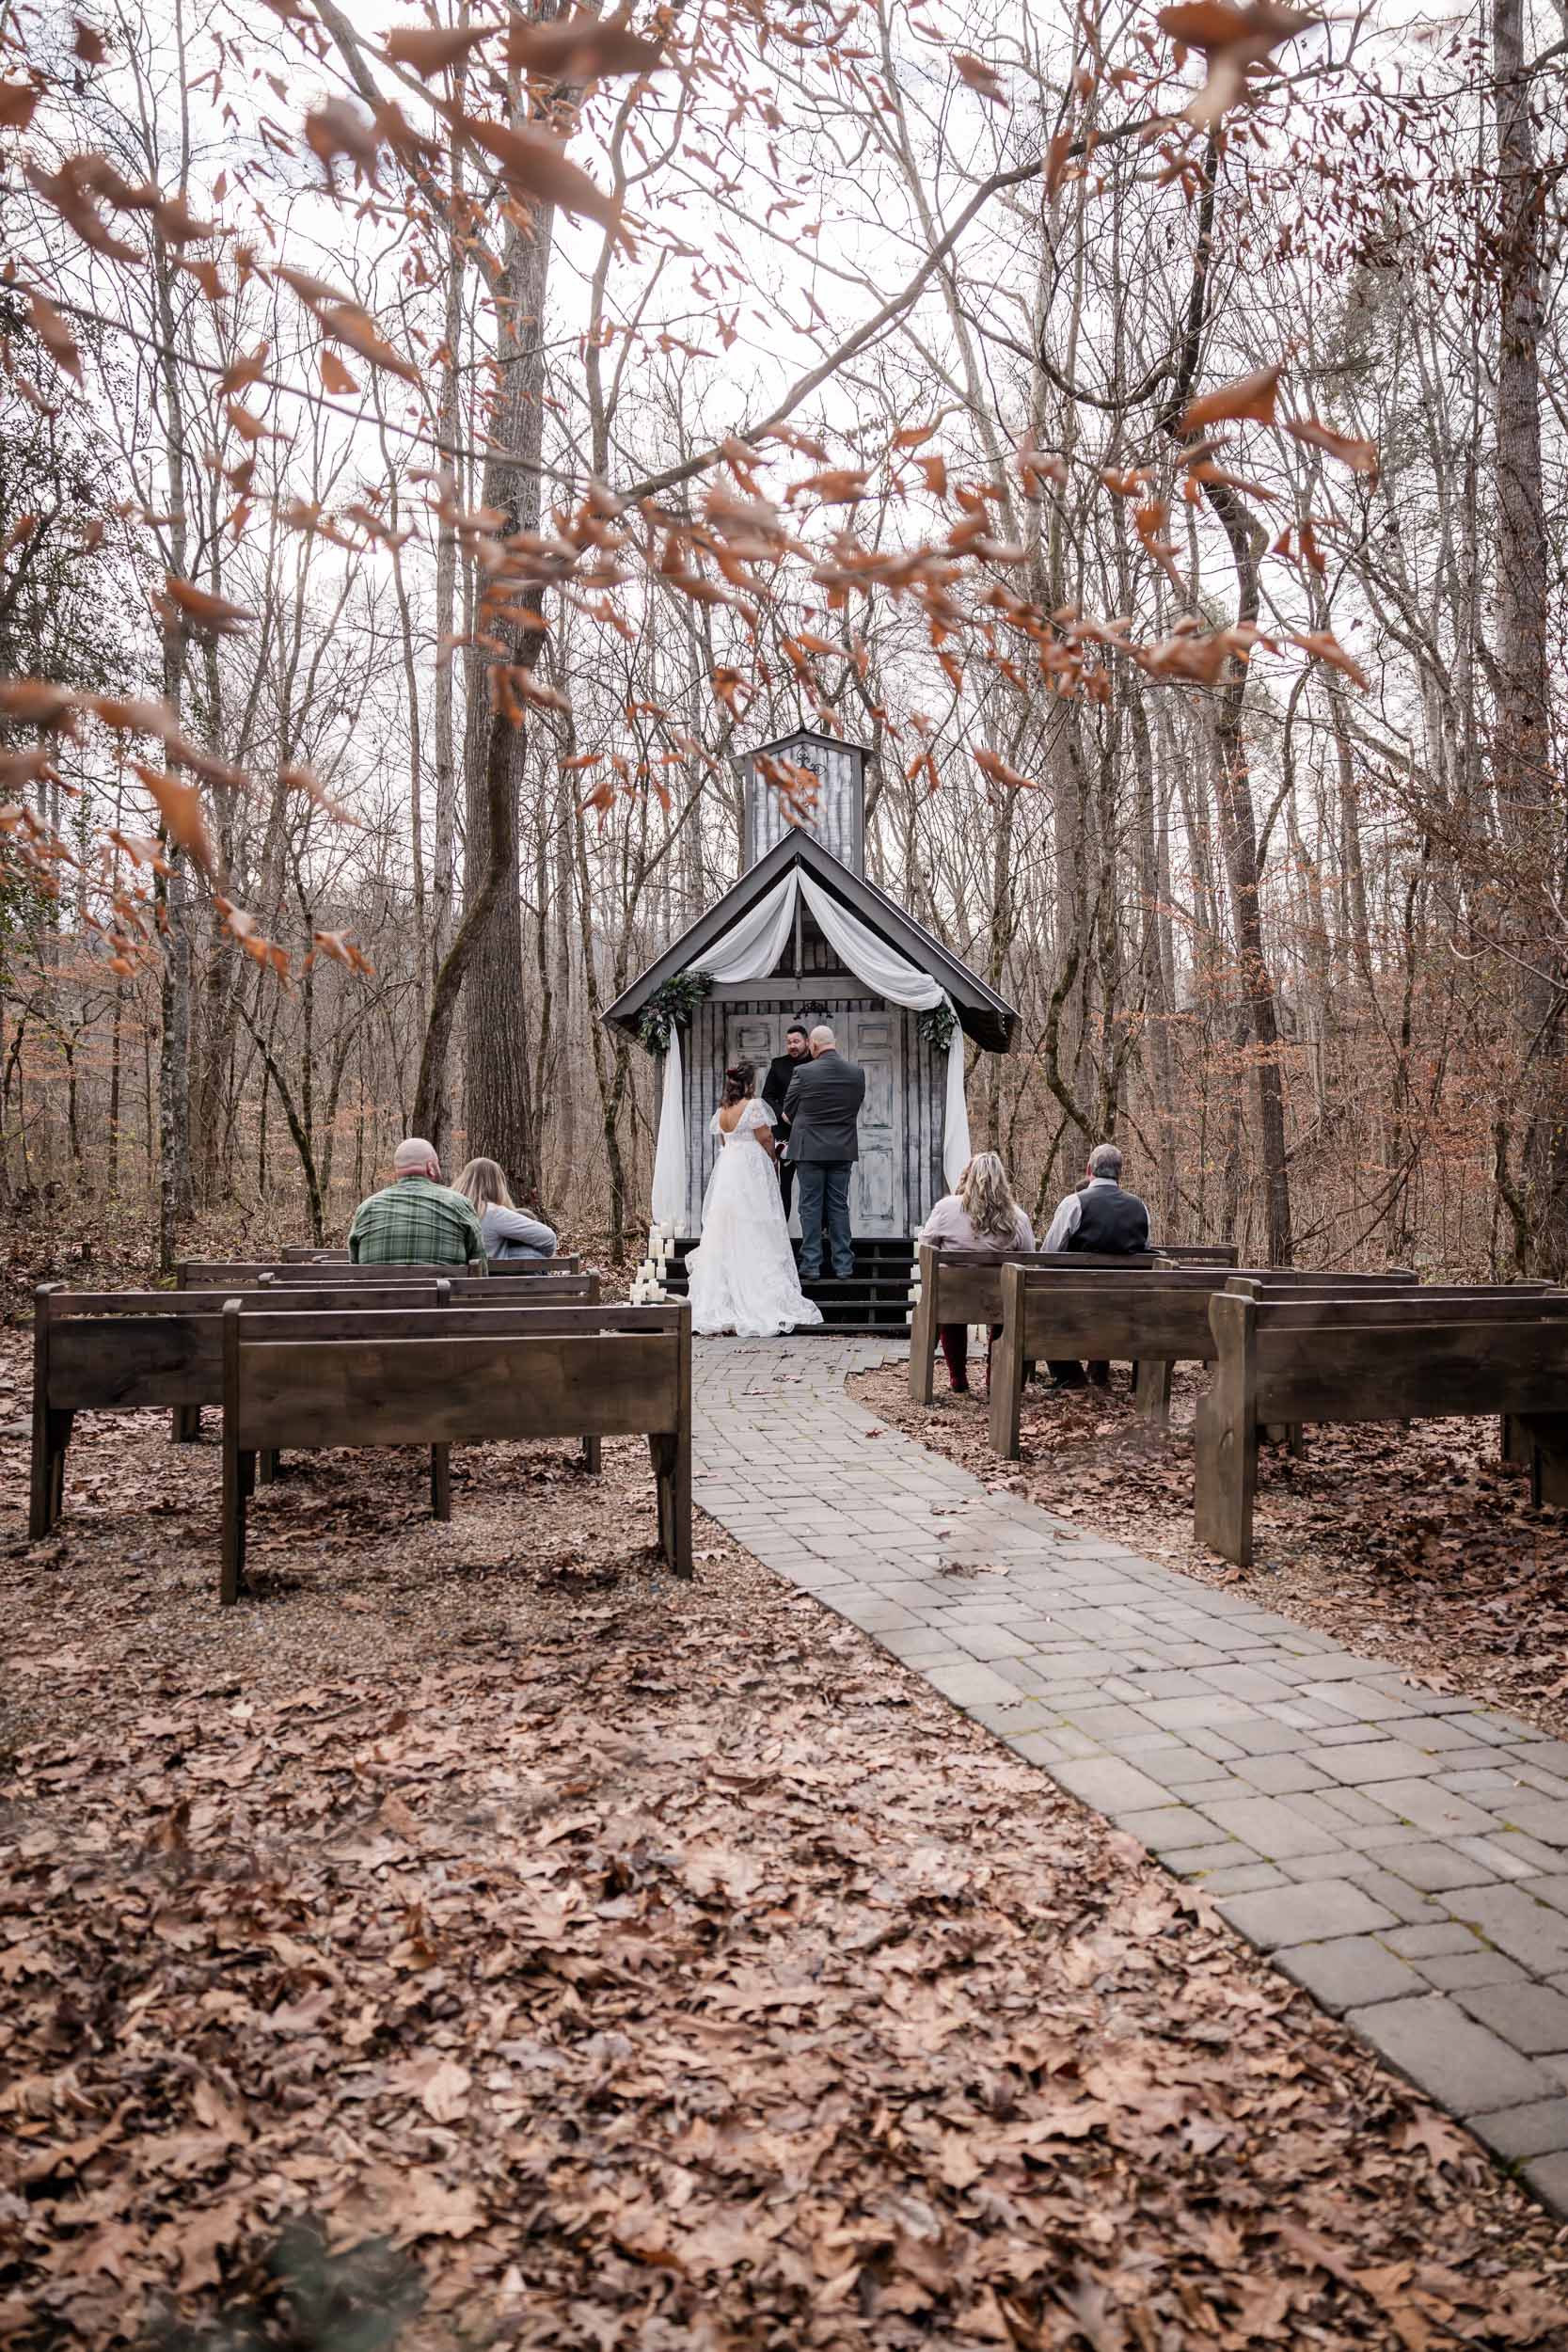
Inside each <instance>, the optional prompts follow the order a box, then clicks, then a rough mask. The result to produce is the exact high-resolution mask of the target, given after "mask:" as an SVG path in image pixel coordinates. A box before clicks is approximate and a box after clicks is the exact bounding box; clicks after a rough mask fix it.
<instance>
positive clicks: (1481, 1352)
mask: <svg viewBox="0 0 1568 2352" xmlns="http://www.w3.org/2000/svg"><path fill="white" fill-rule="evenodd" d="M1209 1316H1210V1324H1211V1327H1212V1335H1213V1341H1214V1347H1213V1366H1214V1371H1213V1378H1212V1383H1211V1386H1210V1389H1209V1392H1208V1394H1207V1395H1206V1396H1205V1397H1204V1398H1203V1399H1202V1401H1201V1403H1200V1405H1199V1406H1198V1414H1197V1422H1196V1429H1195V1433H1194V1435H1195V1445H1194V1455H1195V1480H1194V1534H1195V1536H1196V1541H1197V1542H1198V1543H1200V1544H1203V1545H1206V1546H1207V1547H1208V1549H1210V1550H1211V1551H1217V1552H1218V1553H1219V1554H1220V1555H1221V1557H1222V1558H1224V1559H1227V1560H1231V1561H1234V1562H1235V1564H1236V1565H1237V1566H1238V1567H1246V1566H1249V1565H1250V1564H1251V1560H1252V1518H1253V1503H1254V1499H1255V1496H1256V1493H1257V1486H1258V1439H1259V1432H1260V1431H1261V1430H1262V1429H1264V1428H1265V1427H1267V1426H1269V1425H1270V1424H1272V1423H1275V1422H1294V1423H1298V1424H1299V1423H1301V1422H1331V1423H1332V1422H1363V1421H1422V1420H1426V1419H1429V1418H1430V1419H1441V1418H1443V1417H1445V1416H1448V1415H1451V1414H1481V1413H1484V1414H1494V1413H1502V1414H1505V1415H1508V1416H1511V1417H1513V1419H1514V1420H1515V1421H1516V1422H1518V1423H1519V1424H1520V1425H1521V1426H1522V1428H1523V1429H1524V1430H1525V1432H1526V1433H1527V1435H1528V1439H1529V1442H1530V1446H1531V1450H1532V1454H1533V1474H1532V1490H1533V1492H1534V1495H1535V1497H1536V1499H1537V1501H1540V1500H1542V1499H1543V1498H1544V1499H1547V1500H1552V1499H1554V1498H1555V1497H1556V1496H1557V1495H1558V1494H1561V1495H1563V1496H1568V1291H1561V1290H1554V1289H1548V1288H1545V1287H1544V1286H1543V1287H1535V1286H1531V1285H1526V1284H1510V1285H1508V1286H1506V1287H1504V1286H1497V1287H1495V1288H1468V1289H1462V1288H1459V1287H1457V1286H1456V1287H1453V1288H1444V1289H1438V1288H1436V1287H1433V1288H1424V1287H1423V1288H1420V1289H1418V1290H1417V1291H1415V1292H1413V1293H1412V1294H1410V1295H1408V1296H1407V1297H1403V1298H1387V1297H1385V1298H1381V1299H1369V1298H1364V1297H1359V1296H1356V1295H1354V1294H1344V1293H1341V1294H1338V1295H1317V1296H1314V1297H1311V1298H1300V1297H1297V1298H1287V1297H1283V1296H1280V1295H1277V1294H1274V1295H1270V1294H1266V1293H1265V1292H1264V1291H1263V1290H1262V1288H1261V1286H1260V1285H1259V1284H1256V1283H1249V1282H1246V1281H1234V1282H1232V1283H1231V1285H1230V1286H1229V1287H1228V1288H1227V1290H1225V1291H1223V1292H1220V1293H1218V1294H1217V1295H1215V1296H1214V1297H1213V1298H1212V1299H1211V1300H1210V1302H1209Z"/></svg>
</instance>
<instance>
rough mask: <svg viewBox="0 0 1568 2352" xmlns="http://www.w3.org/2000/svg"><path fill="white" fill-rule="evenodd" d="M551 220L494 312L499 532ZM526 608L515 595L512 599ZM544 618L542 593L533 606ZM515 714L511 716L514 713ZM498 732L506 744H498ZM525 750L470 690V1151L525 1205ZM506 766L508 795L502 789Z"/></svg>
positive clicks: (525, 429)
mask: <svg viewBox="0 0 1568 2352" xmlns="http://www.w3.org/2000/svg"><path fill="white" fill-rule="evenodd" d="M553 230H554V215H553V214H552V213H551V212H549V211H547V210H546V208H545V207H543V206H536V207H535V208H534V213H533V217H532V220H531V223H530V224H529V225H528V226H527V227H526V228H521V229H520V228H518V227H517V226H516V225H515V223H511V222H509V224H508V229H507V242H506V250H505V256H504V261H503V265H502V272H501V278H500V282H499V284H498V285H497V286H496V287H495V289H494V292H493V299H494V306H495V314H496V350H495V360H496V370H497V385H496V396H495V402H494V407H493V412H492V416H491V420H490V438H489V442H488V444H487V447H486V453H485V460H484V471H483V486H482V490H481V498H482V501H483V504H484V505H485V506H487V507H489V508H491V509H493V510H494V511H496V512H498V513H499V514H501V515H503V516H505V518H506V519H505V524H504V528H503V535H505V536H508V537H510V536H511V534H512V533H513V532H518V531H524V532H530V531H537V529H538V527H539V514H540V497H539V466H540V460H541V458H542V455H543V453H544V433H545V338H544V321H545V296H546V288H547V286H548V282H549V267H550V248H551V243H552V235H553ZM506 600H507V601H509V602H516V601H519V599H518V597H517V596H516V593H515V590H514V591H513V594H512V595H511V596H509V597H507V599H506ZM527 603H528V607H529V609H530V610H531V611H532V612H538V611H539V603H540V600H539V599H538V597H537V596H533V597H531V598H529V599H527ZM481 625H482V628H483V633H484V634H485V635H489V636H498V637H501V638H503V639H509V640H510V641H511V643H510V645H509V648H508V654H507V659H508V660H511V661H512V662H514V663H515V664H516V665H518V666H520V667H525V668H529V669H531V668H532V667H533V665H534V663H535V662H536V661H537V660H538V657H539V646H540V642H541V639H540V632H539V630H538V629H537V628H533V629H527V628H525V629H523V630H522V631H521V632H519V630H518V628H517V626H516V624H515V622H511V621H507V622H498V621H495V620H494V619H491V620H486V619H485V618H484V616H483V604H482V606H481ZM509 713H513V714H515V715H509ZM498 736H499V740H498V739H497V738H498ZM527 752H528V737H527V730H526V728H525V726H524V724H523V723H522V718H521V713H520V712H517V711H516V707H515V700H514V698H513V697H512V695H510V694H509V693H505V692H502V693H499V694H498V695H495V696H492V697H490V698H489V699H488V700H487V699H486V697H484V696H483V695H482V694H475V693H470V695H469V699H468V713H467V729H466V734H465V741H464V795H465V797H464V813H465V818H466V822H467V853H466V861H465V869H464V870H465V898H466V900H467V905H468V907H469V908H470V909H471V906H472V904H473V900H474V897H475V895H476V894H478V893H481V892H485V885H486V883H487V882H489V880H490V877H491V872H492V869H493V870H494V873H495V878H496V887H495V888H494V889H493V890H490V891H488V892H485V911H484V914H483V917H482V919H481V921H480V923H479V924H478V926H477V932H478V936H477V938H476V941H475V945H474V949H473V955H472V961H471V962H470V964H469V968H468V973H467V981H466V987H465V995H464V1000H463V1016H464V1021H463V1048H464V1117H465V1122H466V1124H467V1150H468V1152H470V1153H476V1152H477V1153H483V1156H484V1157H485V1158H486V1159H492V1160H499V1163H500V1165H501V1167H502V1168H505V1169H506V1171H507V1174H508V1175H509V1176H510V1177H511V1179H512V1181H513V1183H514V1184H515V1185H517V1186H518V1187H519V1188H520V1190H521V1192H522V1193H523V1196H524V1197H525V1198H526V1199H528V1200H537V1199H538V1197H539V1191H540V1168H539V1137H538V1131H537V1128H536V1125H535V1121H534V1116H533V1099H532V1089H531V1085H530V1073H529V1061H528V1046H527V1036H526V1025H525V1024H524V1021H523V1019H522V999H523V909H522V893H521V889H520V886H519V879H518V872H517V803H518V801H519V798H520V796H521V792H522V785H523V777H524V772H525V767H526V761H527ZM503 761H504V763H505V768H506V773H507V777H508V780H509V789H508V790H507V791H506V792H504V793H503V792H500V791H499V790H497V789H496V786H497V784H498V783H499V772H498V771H499V764H500V763H501V762H503Z"/></svg>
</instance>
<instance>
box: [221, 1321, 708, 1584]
mask: <svg viewBox="0 0 1568 2352" xmlns="http://www.w3.org/2000/svg"><path fill="white" fill-rule="evenodd" d="M222 1319H223V1563H222V1574H221V1582H220V1597H221V1598H222V1599H223V1601H224V1602H226V1603H228V1602H230V1601H233V1600H235V1599H236V1598H237V1597H238V1596H239V1590H240V1581H241V1578H242V1576H243V1574H244V1570H245V1503H246V1501H247V1500H248V1498H249V1496H250V1494H251V1492H252V1491H253V1488H254V1486H255V1475H256V1462H257V1458H258V1456H259V1455H261V1454H265V1453H268V1452H271V1451H275V1450H277V1449H278V1448H281V1447H288V1448H291V1449H294V1448H308V1447H317V1446H389V1445H428V1446H429V1447H430V1448H431V1449H432V1469H431V1508H432V1511H433V1514H434V1516H435V1517H436V1518H438V1519H446V1518H451V1482H450V1477H449V1475H448V1470H447V1458H446V1457H447V1449H448V1448H449V1447H450V1446H451V1445H454V1444H478V1443H481V1442H483V1441H484V1440H486V1439H490V1438H557V1437H563V1436H571V1435H575V1434H576V1433H577V1432H578V1431H579V1430H583V1429H586V1430H589V1431H591V1432H592V1433H593V1435H594V1437H596V1438H607V1437H634V1436H645V1437H646V1438H647V1439H648V1446H649V1451H650V1453H651V1454H652V1456H653V1464H654V1474H655V1478H656V1481H657V1488H658V1537H659V1548H660V1549H661V1550H662V1551H663V1554H664V1557H665V1560H666V1562H667V1563H668V1565H670V1567H671V1568H672V1569H673V1571H674V1573H675V1574H676V1575H677V1576H683V1577H684V1576H689V1575H690V1573H691V1311H690V1309H689V1307H688V1306H687V1305H686V1304H685V1303H684V1302H682V1303H680V1304H678V1305H673V1306H665V1307H620V1306H610V1307H535V1308H515V1307H488V1306H484V1307H461V1308H451V1309H447V1310H439V1309H437V1310H435V1311H432V1312H431V1313H429V1314H428V1315H424V1316H421V1318H420V1329H419V1333H418V1336H416V1337H410V1336H409V1333H408V1329H407V1327H406V1322H405V1321H404V1319H403V1318H401V1317H399V1316H396V1315H392V1314H380V1313H377V1312H376V1311H374V1310H373V1309H371V1310H369V1311H359V1312H357V1313H356V1314H355V1316H354V1318H353V1321H352V1324H345V1321H344V1318H343V1317H342V1316H341V1315H340V1314H337V1313H328V1314H325V1315H316V1314H306V1315H298V1314H288V1313H283V1314H277V1313H275V1312H273V1311H271V1310H270V1309H269V1308H256V1307H250V1308H247V1307H245V1306H244V1305H242V1303H241V1302H240V1301H239V1300H238V1299H230V1301H229V1302H228V1304H227V1306H226V1307H225V1308H224V1311H223V1318H222Z"/></svg>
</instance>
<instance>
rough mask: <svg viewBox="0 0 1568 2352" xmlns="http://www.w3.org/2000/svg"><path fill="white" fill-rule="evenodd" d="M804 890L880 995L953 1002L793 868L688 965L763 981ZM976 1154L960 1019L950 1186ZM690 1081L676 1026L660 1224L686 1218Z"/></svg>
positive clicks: (835, 945) (945, 1131)
mask: <svg viewBox="0 0 1568 2352" xmlns="http://www.w3.org/2000/svg"><path fill="white" fill-rule="evenodd" d="M801 891H803V892H804V893H805V899H806V904H807V906H809V907H810V909H811V911H812V913H813V914H814V915H815V916H816V920H817V923H818V924H819V925H820V927H821V930H822V935H823V937H824V938H825V939H826V940H827V942H828V944H829V946H831V947H832V949H833V950H834V952H835V953H836V954H837V956H838V957H839V959H840V961H842V962H843V964H844V965H845V967H846V969H847V971H850V972H852V973H853V974H854V976H855V977H856V979H858V980H862V981H863V982H864V984H865V986H866V987H867V988H868V989H870V990H871V992H872V993H873V994H874V995H877V996H885V997H886V998H887V1000H888V1002H889V1003H890V1004H894V1005H907V1006H908V1007H909V1008H910V1009H911V1011H915V1012H927V1011H930V1010H931V1009H933V1008H934V1007H936V1006H938V1005H942V1004H949V1003H950V1001H951V1000H950V999H949V997H948V995H947V993H946V991H945V990H944V989H943V988H942V987H941V986H940V984H939V983H938V982H937V981H936V980H934V979H932V977H931V976H930V974H929V973H928V972H922V971H921V969H920V967H919V965H918V964H914V963H911V962H910V961H909V960H908V958H907V957H904V956H901V955H899V954H898V953H897V952H896V950H895V949H894V948H892V947H890V946H888V944H887V942H886V940H884V939H880V938H879V937H878V935H877V933H876V932H875V931H874V930H870V929H869V928H868V927H867V926H866V925H865V924H864V923H863V922H862V921H861V920H860V917H859V916H858V915H854V914H850V913H849V911H848V909H847V907H842V906H840V904H839V902H838V900H837V899H836V898H832V897H830V896H829V894H828V892H827V891H825V890H824V889H822V888H821V886H820V885H819V884H818V883H816V882H813V880H812V879H811V877H810V875H809V874H803V873H802V872H801V871H800V867H799V866H792V867H791V868H790V870H789V872H788V873H787V874H786V875H784V879H783V881H782V882H776V883H775V884H774V886H773V888H772V889H771V890H770V891H769V892H768V895H767V897H766V898H759V899H758V900H757V903H756V905H755V906H754V907H752V908H751V909H750V911H749V912H748V913H747V914H743V915H742V916H741V918H740V920H739V921H738V922H737V923H735V924H733V925H732V926H731V928H730V929H729V930H727V931H726V932H725V933H724V934H723V937H722V938H721V939H719V940H716V941H715V942H714V945H713V946H711V947H709V948H707V949H706V950H705V953H703V954H702V955H699V956H693V957H692V959H691V961H690V963H689V966H688V967H687V968H688V970H689V971H693V972H706V973H707V974H708V975H709V977H711V978H712V979H714V980H718V981H736V980H760V979H765V978H766V977H768V973H770V972H771V971H772V969H773V967H774V965H775V964H776V963H777V962H778V961H779V958H780V957H781V956H782V955H783V953H784V945H785V942H786V941H787V940H788V938H789V932H790V926H791V925H792V924H793V922H794V920H795V904H796V899H797V898H798V896H799V894H800V892H801ZM968 1158H969V1106H968V1104H966V1102H965V1100H964V1041H963V1031H962V1029H961V1028H959V1027H958V1021H957V1016H956V1015H955V1019H954V1028H953V1037H952V1041H951V1043H950V1044H949V1046H948V1048H947V1095H946V1102H945V1104H944V1107H943V1116H942V1174H943V1175H944V1176H945V1177H946V1179H947V1182H948V1183H949V1184H957V1183H958V1177H959V1175H960V1173H961V1171H962V1169H963V1166H964V1163H965V1161H966V1160H967V1159H968ZM686 1183H687V1164H686V1083H685V1073H684V1070H683V1067H682V1061H681V1043H680V1031H679V1029H678V1028H677V1027H675V1026H673V1025H672V1027H671V1030H670V1043H669V1046H668V1048H667V1049H666V1052H665V1057H664V1089H663V1093H662V1096H661V1098H660V1102H659V1113H658V1140H657V1144H656V1146H655V1149H654V1193H653V1210H654V1222H655V1224H656V1225H674V1226H678V1225H679V1224H680V1222H681V1220H682V1218H683V1217H684V1216H685V1215H686Z"/></svg>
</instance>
